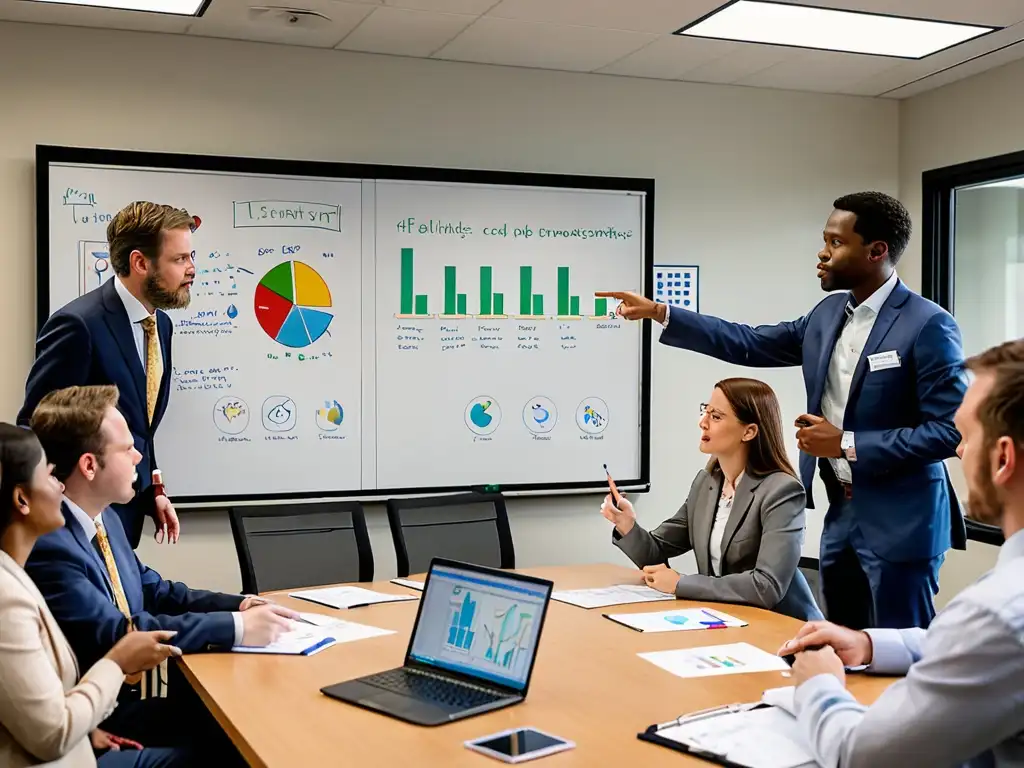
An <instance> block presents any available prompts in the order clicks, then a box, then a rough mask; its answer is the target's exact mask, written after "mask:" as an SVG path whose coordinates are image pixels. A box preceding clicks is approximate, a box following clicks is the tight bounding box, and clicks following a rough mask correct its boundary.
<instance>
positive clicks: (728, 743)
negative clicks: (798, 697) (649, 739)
mask: <svg viewBox="0 0 1024 768" xmlns="http://www.w3.org/2000/svg"><path fill="white" fill-rule="evenodd" d="M658 735H659V736H662V737H664V738H667V739H672V740H673V741H678V742H680V743H684V744H689V745H691V746H695V747H698V748H700V749H705V750H707V751H709V752H712V753H714V754H716V755H719V756H720V757H724V758H725V759H727V760H729V761H730V762H734V763H738V764H739V765H747V766H750V768H814V767H815V766H817V765H818V764H817V763H816V762H815V761H814V756H813V755H812V754H811V753H810V750H809V749H808V748H807V746H806V745H805V742H804V739H803V736H802V735H801V733H800V728H799V726H798V725H797V721H796V718H794V717H793V716H792V715H790V714H788V713H787V712H785V711H783V710H781V709H775V708H767V709H754V710H750V711H749V712H740V713H738V714H732V715H723V716H721V717H710V718H705V719H702V720H698V721H696V722H694V723H684V724H683V725H676V726H673V727H671V728H665V729H663V730H661V731H658Z"/></svg>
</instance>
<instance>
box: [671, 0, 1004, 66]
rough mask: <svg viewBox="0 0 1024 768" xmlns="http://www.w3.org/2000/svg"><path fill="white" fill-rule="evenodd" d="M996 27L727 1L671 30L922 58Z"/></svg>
mask: <svg viewBox="0 0 1024 768" xmlns="http://www.w3.org/2000/svg"><path fill="white" fill-rule="evenodd" d="M997 29H1001V27H985V26H978V25H974V24H961V23H956V22H950V21H932V20H928V19H911V18H907V17H903V16H888V15H884V14H877V13H867V12H865V11H845V10H836V9H834V8H818V7H814V6H809V5H793V4H790V3H775V2H764V1H763V0H733V2H731V3H728V4H727V5H724V6H722V7H721V8H719V9H718V10H717V11H714V12H712V13H710V14H708V15H707V16H705V17H703V18H702V19H698V20H697V21H695V22H693V23H692V24H689V25H688V26H685V27H683V28H682V29H680V30H678V31H677V32H676V34H677V35H684V36H691V37H710V38H717V39H720V40H733V41H737V42H746V43H763V44H767V45H787V46H792V47H796V48H818V49H821V50H827V51H843V52H846V53H864V54H872V55H875V56H893V57H897V58H904V59H922V58H924V57H925V56H930V55H931V54H933V53H935V52H937V51H941V50H943V49H945V48H950V47H952V46H954V45H959V44H960V43H963V42H965V41H967V40H972V39H974V38H976V37H980V36H981V35H985V34H988V33H989V32H993V31H995V30H997Z"/></svg>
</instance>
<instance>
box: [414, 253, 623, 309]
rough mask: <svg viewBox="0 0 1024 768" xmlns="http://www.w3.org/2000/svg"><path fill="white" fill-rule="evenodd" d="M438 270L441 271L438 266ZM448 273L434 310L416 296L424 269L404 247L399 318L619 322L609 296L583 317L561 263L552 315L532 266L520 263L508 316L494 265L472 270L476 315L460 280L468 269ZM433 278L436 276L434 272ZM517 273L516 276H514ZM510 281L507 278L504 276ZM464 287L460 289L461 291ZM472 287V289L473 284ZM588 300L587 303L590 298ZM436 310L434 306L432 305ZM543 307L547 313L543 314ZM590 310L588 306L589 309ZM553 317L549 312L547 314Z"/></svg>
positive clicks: (567, 271) (447, 268)
mask: <svg viewBox="0 0 1024 768" xmlns="http://www.w3.org/2000/svg"><path fill="white" fill-rule="evenodd" d="M435 269H438V268H436V267H435ZM441 269H442V271H443V274H444V295H443V297H442V302H441V307H442V309H441V311H440V312H438V311H436V309H435V311H434V312H431V311H430V306H431V303H432V302H431V299H430V296H429V295H428V294H426V293H416V281H415V276H416V275H417V274H419V273H420V266H419V265H417V263H416V254H415V250H414V249H413V248H402V249H401V278H400V290H399V294H400V295H399V310H398V312H396V313H395V317H396V318H400V319H401V318H412V319H422V318H437V319H438V320H465V319H470V318H472V319H479V320H507V319H510V318H514V319H516V320H549V319H555V318H557V319H558V320H608V319H609V318H611V319H615V313H614V312H613V311H610V309H611V305H610V304H609V301H608V299H606V298H598V297H596V296H595V297H594V298H593V302H594V304H593V306H594V311H593V314H585V313H584V312H583V311H582V309H583V307H582V303H581V295H580V294H579V293H573V292H572V284H571V279H572V276H571V273H570V268H569V267H568V266H564V265H560V266H557V267H555V268H554V272H555V274H556V276H557V296H556V301H555V306H554V309H555V310H556V311H555V312H554V313H550V310H551V309H552V306H551V305H550V304H547V303H546V302H545V297H544V294H543V293H542V292H539V291H536V290H535V286H536V284H535V281H534V266H533V265H525V264H524V265H521V266H520V267H519V270H518V274H519V307H518V309H519V311H518V312H514V311H512V312H510V311H508V308H507V307H506V305H505V293H504V292H500V291H496V290H495V274H494V266H493V265H481V266H478V267H471V268H470V269H477V270H479V272H478V277H479V280H478V285H477V287H478V288H479V298H478V299H477V304H476V306H475V307H474V308H475V309H477V312H476V313H475V314H473V313H471V312H470V307H471V305H470V299H469V293H467V291H466V290H465V287H466V284H462V285H461V286H460V282H459V281H460V279H464V275H465V274H466V271H465V270H466V268H465V267H461V266H458V265H455V264H450V263H449V264H444V265H443V267H442V268H441ZM434 274H437V273H436V272H435V273H434ZM513 274H514V273H513ZM506 277H507V275H506ZM460 287H461V288H462V290H460ZM470 287H471V288H472V286H470ZM588 301H589V299H588ZM434 306H435V307H436V304H435V305H434ZM545 309H547V310H548V312H545ZM587 309H588V310H589V305H588V307H587ZM549 313H550V314H549Z"/></svg>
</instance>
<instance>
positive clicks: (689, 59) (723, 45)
mask: <svg viewBox="0 0 1024 768" xmlns="http://www.w3.org/2000/svg"><path fill="white" fill-rule="evenodd" d="M738 47H739V44H738V43H729V42H726V41H724V40H708V39H706V38H700V37H679V36H678V35H665V36H664V37H660V38H658V39H657V40H655V41H654V42H653V43H651V44H650V45H646V46H644V47H643V48H641V49H640V50H639V51H635V52H634V53H631V54H629V55H628V56H625V57H623V58H621V59H619V60H618V61H615V62H612V63H611V64H609V65H608V66H607V67H602V68H601V69H599V70H598V72H601V73H603V74H608V75H626V76H629V77H657V78H663V79H667V80H675V79H677V78H678V77H679V76H680V75H682V74H683V73H685V72H689V71H690V70H692V69H695V68H696V67H699V66H700V65H702V64H706V63H708V62H711V61H714V60H715V59H720V58H722V57H723V56H728V55H729V53H730V52H731V51H733V50H735V49H736V48H738Z"/></svg>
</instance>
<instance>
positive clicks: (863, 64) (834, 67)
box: [735, 51, 905, 93]
mask: <svg viewBox="0 0 1024 768" xmlns="http://www.w3.org/2000/svg"><path fill="white" fill-rule="evenodd" d="M904 63H905V60H903V59H892V58H888V57H885V56H861V55H857V54H852V53H838V52H836V51H805V52H801V53H798V54H795V55H794V56H792V57H790V58H788V59H785V60H784V61H781V62H779V63H778V64H774V65H772V66H770V67H768V68H767V69H762V70H760V71H759V72H754V73H752V74H750V75H747V76H746V77H742V78H740V79H738V80H736V81H735V84H736V85H749V86H754V87H758V88H785V89H789V90H803V91H819V92H825V93H847V92H849V90H850V89H852V88H854V87H855V86H856V85H857V83H860V82H862V81H863V80H864V79H865V78H868V77H870V76H872V75H877V74H878V73H880V72H884V71H886V70H890V69H893V68H898V67H900V66H902V65H903V64H904Z"/></svg>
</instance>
